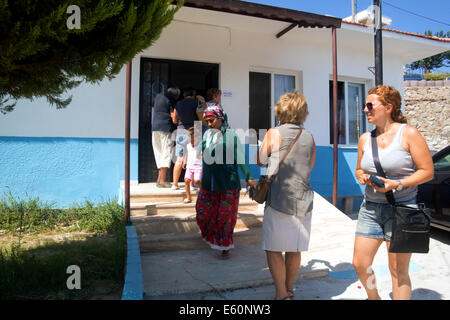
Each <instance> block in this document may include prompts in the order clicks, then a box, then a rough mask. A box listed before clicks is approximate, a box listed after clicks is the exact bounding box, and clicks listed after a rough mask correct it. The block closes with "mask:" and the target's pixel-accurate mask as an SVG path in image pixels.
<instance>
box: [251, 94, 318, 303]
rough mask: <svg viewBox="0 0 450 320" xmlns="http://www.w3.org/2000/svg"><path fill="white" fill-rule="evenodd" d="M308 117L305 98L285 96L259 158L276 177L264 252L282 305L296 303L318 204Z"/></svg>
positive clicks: (267, 214)
mask: <svg viewBox="0 0 450 320" xmlns="http://www.w3.org/2000/svg"><path fill="white" fill-rule="evenodd" d="M307 115H308V105H307V102H306V99H305V97H304V96H303V95H302V94H301V93H300V92H298V91H295V92H292V93H286V94H284V95H283V96H281V98H280V99H279V101H278V102H277V104H276V106H275V116H276V117H277V118H278V119H279V120H280V124H279V125H278V126H277V127H274V128H271V129H269V131H268V132H267V133H266V135H265V137H264V140H263V142H262V144H261V147H260V149H259V150H258V152H257V154H256V162H257V164H258V165H259V166H265V165H267V170H266V174H267V175H268V176H271V175H273V174H275V178H274V179H273V181H272V183H271V185H270V191H269V194H268V197H267V200H266V206H265V209H264V220H263V236H262V248H263V250H265V251H266V256H267V264H268V265H269V269H270V273H271V275H272V278H273V282H274V284H275V291H276V294H275V299H277V300H292V299H293V296H294V280H295V278H296V275H297V271H298V269H299V267H300V259H301V251H307V250H308V246H309V239H310V232H311V217H312V207H313V198H314V192H313V190H312V188H311V186H310V185H309V179H310V173H311V170H312V168H313V166H314V162H315V157H316V146H315V142H314V139H313V137H312V135H311V134H310V133H309V132H307V131H306V130H305V129H304V128H303V123H304V121H305V119H306V117H307ZM288 149H290V150H289V153H288V154H287V156H286V158H285V159H284V161H283V163H282V164H281V165H279V163H280V160H281V159H283V157H284V156H285V155H286V153H287V152H288ZM283 252H285V257H284V258H283V255H282V253H283Z"/></svg>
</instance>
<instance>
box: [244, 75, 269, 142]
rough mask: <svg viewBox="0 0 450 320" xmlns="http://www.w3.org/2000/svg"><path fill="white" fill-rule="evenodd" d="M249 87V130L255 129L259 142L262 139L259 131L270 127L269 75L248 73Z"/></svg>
mask: <svg viewBox="0 0 450 320" xmlns="http://www.w3.org/2000/svg"><path fill="white" fill-rule="evenodd" d="M249 87H250V92H249V105H250V108H249V112H250V114H249V128H250V129H255V130H256V132H257V135H258V139H260V140H261V139H262V138H263V137H259V129H269V128H270V127H271V118H270V114H271V111H270V108H271V103H270V97H271V74H270V73H262V72H250V85H249Z"/></svg>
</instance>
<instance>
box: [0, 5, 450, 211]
mask: <svg viewBox="0 0 450 320" xmlns="http://www.w3.org/2000/svg"><path fill="white" fill-rule="evenodd" d="M294 23H295V25H294ZM291 25H292V26H294V27H293V28H292V29H291V30H289V31H288V32H286V33H285V34H283V35H281V36H280V37H277V34H279V33H280V31H282V30H285V29H286V28H287V27H289V26H291ZM297 26H302V27H297ZM311 26H319V27H323V28H318V27H317V28H316V27H311ZM333 27H335V28H337V74H338V81H339V86H338V89H339V107H340V108H341V110H342V111H341V112H340V121H339V125H340V130H341V133H340V135H339V139H340V145H339V160H338V163H339V169H338V193H339V194H340V195H343V194H361V193H362V191H361V188H360V186H359V185H358V184H357V182H356V180H355V178H354V170H355V167H356V145H357V140H358V137H359V135H360V134H361V133H362V132H364V131H367V130H369V128H368V125H367V122H366V120H365V118H364V117H363V113H362V109H361V105H362V104H363V101H364V99H365V96H366V93H367V91H368V90H369V89H370V88H371V87H373V86H374V75H373V73H372V72H371V71H370V68H371V67H373V66H374V38H373V37H374V36H373V32H372V29H371V28H368V27H366V26H364V25H361V24H358V23H351V22H344V21H341V19H338V18H333V17H328V16H320V15H315V14H310V13H305V12H300V11H295V10H287V9H282V8H274V7H268V6H264V5H259V4H252V3H248V2H240V1H218V0H186V1H185V7H183V8H181V9H180V10H179V11H178V12H177V14H176V15H175V18H174V20H173V21H172V23H171V24H170V25H169V26H168V27H166V28H165V29H164V30H163V33H162V35H161V37H160V39H159V40H158V41H156V43H155V44H154V45H153V46H151V47H150V48H148V49H146V50H145V51H143V52H141V53H140V54H138V55H137V56H136V57H135V58H134V59H133V61H132V95H131V180H132V181H138V182H149V181H155V179H156V176H155V172H156V168H155V165H154V159H153V154H152V151H151V150H152V147H151V117H150V116H149V114H148V112H149V111H150V110H151V104H152V97H154V96H155V95H156V94H157V93H158V92H160V91H161V90H164V89H166V88H167V86H168V85H170V84H174V85H177V86H179V87H181V88H182V87H184V86H192V87H194V88H196V89H197V90H198V91H199V92H200V93H203V92H204V91H205V90H206V89H208V87H215V86H217V87H219V88H220V89H221V90H222V92H223V96H222V104H223V106H224V109H225V110H226V111H227V112H228V115H229V122H230V125H231V126H232V127H233V128H236V129H237V128H242V129H248V128H249V127H251V128H264V127H269V126H272V125H273V124H274V121H275V119H274V116H273V106H274V104H275V102H276V100H277V99H278V97H279V96H280V94H282V93H283V92H285V91H290V90H293V89H297V90H300V91H301V92H302V93H303V94H304V95H305V97H306V99H307V101H308V106H309V112H310V114H309V117H308V118H307V121H306V123H305V127H306V129H307V130H309V131H310V132H311V133H312V134H313V136H314V138H315V141H316V144H317V160H316V165H315V168H314V170H313V172H312V177H311V184H312V186H313V188H314V189H315V190H316V191H317V192H319V193H320V194H322V195H324V196H330V195H331V192H332V185H333V181H332V177H333V173H332V168H333V145H332V140H331V132H332V113H331V110H332V103H330V97H332V94H330V81H331V80H332V75H333V61H332V52H333V51H332V31H331V30H332V28H333ZM286 31H287V30H286ZM449 49H450V40H449V39H440V38H435V37H427V36H423V35H418V34H411V33H406V32H401V31H396V30H390V29H384V30H383V63H384V83H386V84H390V85H393V86H394V87H396V88H397V89H398V90H399V91H400V92H403V66H404V65H405V64H407V63H410V62H412V61H416V60H419V59H422V58H424V57H428V56H431V55H434V54H437V53H440V52H443V51H446V50H449ZM69 94H71V95H72V96H73V100H72V103H71V104H70V105H69V106H68V107H67V108H66V109H64V110H56V109H55V108H54V107H52V106H49V105H48V103H47V102H46V100H44V99H36V100H34V101H29V100H21V101H19V102H18V103H17V106H16V109H15V111H13V112H11V113H9V114H7V115H4V116H0V154H1V156H0V187H5V186H8V187H9V188H10V190H11V191H12V192H13V194H14V195H17V196H24V195H25V193H29V194H33V195H36V196H39V197H40V198H41V199H42V200H48V201H55V202H56V203H57V204H58V205H61V206H65V205H70V204H71V203H72V202H73V201H82V200H83V199H85V198H87V199H91V200H99V199H105V198H108V197H114V196H118V195H119V197H120V194H121V192H120V181H121V180H124V150H125V146H124V143H125V140H124V132H125V127H124V123H125V121H124V118H125V107H124V106H125V68H124V69H123V70H122V72H121V73H120V74H119V75H118V76H117V77H116V78H115V79H114V80H112V81H108V80H105V81H103V82H102V83H101V84H100V85H88V84H84V85H81V86H79V87H78V88H76V89H74V90H72V91H71V92H70V93H69ZM252 152H253V151H252V150H251V152H250V153H252ZM250 158H253V154H251V155H250ZM252 170H253V172H254V173H255V175H256V176H257V175H258V172H259V171H258V168H256V166H253V167H252Z"/></svg>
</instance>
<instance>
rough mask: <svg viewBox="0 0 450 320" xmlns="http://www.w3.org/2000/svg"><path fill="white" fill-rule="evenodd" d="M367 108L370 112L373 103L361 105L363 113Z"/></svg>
mask: <svg viewBox="0 0 450 320" xmlns="http://www.w3.org/2000/svg"><path fill="white" fill-rule="evenodd" d="M365 108H367V110H369V111H372V109H373V103H372V102H367V103H366V104H363V106H362V109H363V111H364V109H365Z"/></svg>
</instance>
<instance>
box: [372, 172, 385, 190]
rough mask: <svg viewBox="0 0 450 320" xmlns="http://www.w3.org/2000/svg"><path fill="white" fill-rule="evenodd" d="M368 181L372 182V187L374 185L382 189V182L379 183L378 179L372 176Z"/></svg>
mask: <svg viewBox="0 0 450 320" xmlns="http://www.w3.org/2000/svg"><path fill="white" fill-rule="evenodd" d="M370 181H372V182H373V184H374V185H376V186H377V187H379V188H384V182H383V181H381V180H380V179H378V178H377V177H376V176H374V175H373V174H371V175H370Z"/></svg>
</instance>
